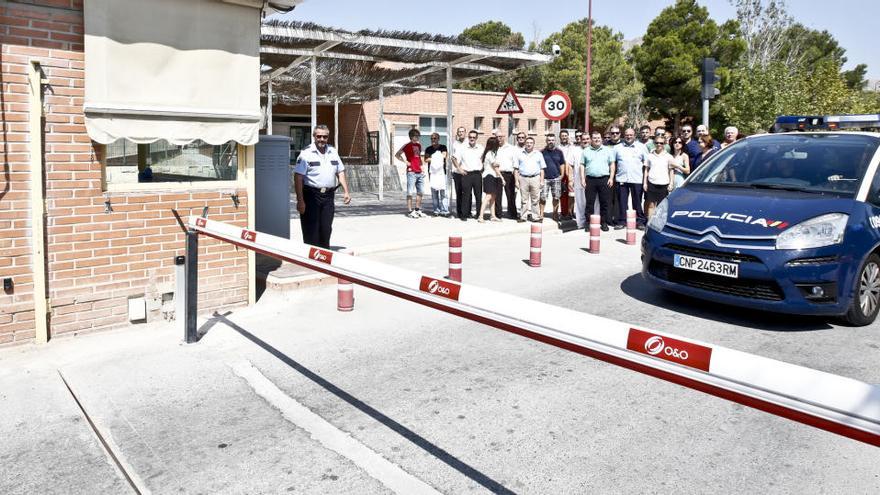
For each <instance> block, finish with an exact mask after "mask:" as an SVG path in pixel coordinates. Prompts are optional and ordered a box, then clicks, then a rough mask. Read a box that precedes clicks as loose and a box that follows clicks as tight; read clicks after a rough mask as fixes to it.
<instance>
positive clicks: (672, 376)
mask: <svg viewBox="0 0 880 495" xmlns="http://www.w3.org/2000/svg"><path fill="white" fill-rule="evenodd" d="M190 227H191V228H193V229H195V230H196V231H198V232H199V233H201V234H204V235H207V236H210V237H213V238H215V239H220V240H222V241H226V242H229V243H231V244H235V245H237V246H241V247H244V248H247V249H251V250H253V251H256V252H259V253H262V254H265V255H268V256H272V257H275V258H278V259H281V260H286V261H289V262H291V263H295V264H298V265H301V266H305V267H307V268H310V269H312V270H315V271H318V272H321V273H325V274H328V275H331V276H335V277H340V278H345V279H346V280H350V281H352V282H354V283H356V284H358V285H363V286H365V287H369V288H371V289H375V290H378V291H380V292H385V293H386V294H391V295H393V296H396V297H400V298H402V299H406V300H409V301H412V302H416V303H419V304H422V305H424V306H428V307H431V308H435V309H439V310H441V311H444V312H447V313H450V314H454V315H458V316H461V317H463V318H467V319H469V320H473V321H476V322H479V323H483V324H485V325H489V326H492V327H495V328H498V329H501V330H505V331H508V332H512V333H515V334H517V335H521V336H524V337H528V338H531V339H534V340H538V341H540V342H544V343H546V344H550V345H554V346H557V347H560V348H562V349H567V350H570V351H572V352H576V353H579V354H582V355H585V356H589V357H593V358H596V359H600V360H602V361H605V362H608V363H612V364H616V365H618V366H622V367H624V368H628V369H631V370H634V371H638V372H640V373H644V374H646V375H650V376H653V377H655V378H659V379H662V380H666V381H669V382H673V383H677V384H679V385H682V386H685V387H689V388H692V389H694V390H699V391H701V392H705V393H707V394H711V395H714V396H716V397H720V398H723V399H726V400H730V401H734V402H738V403H740V404H744V405H747V406H750V407H753V408H756V409H759V410H762V411H766V412H769V413H771V414H774V415H777V416H780V417H784V418H788V419H790V420H793V421H798V422H800V423H803V424H807V425H811V426H814V427H816V428H821V429H824V430H827V431H829V432H832V433H836V434H838V435H843V436H846V437H849V438H852V439H855V440H858V441H861V442H865V443H868V444H871V445H874V446H878V447H880V386H878V385H872V384H869V383H865V382H861V381H859V380H855V379H852V378H847V377H843V376H838V375H833V374H830V373H826V372H823V371H818V370H814V369H810V368H806V367H803V366H797V365H794V364H789V363H785V362H782V361H777V360H774V359H770V358H766V357H762V356H756V355H753V354H747V353H745V352H740V351H736V350H733V349H728V348H725V347H721V346H715V345H712V344H707V343H704V342H699V341H696V340H692V339H687V338H683V337H678V336H675V335H673V334H668V333H660V332H655V331H652V330H648V329H644V328H634V327H633V326H631V325H629V324H626V323H622V322H618V321H614V320H610V319H607V318H602V317H599V316H595V315H590V314H586V313H580V312H577V311H573V310H570V309H566V308H561V307H558V306H553V305H550V304H546V303H542V302H539V301H533V300H531V299H526V298H522V297H518V296H514V295H511V294H504V293H501V292H497V291H493V290H489V289H484V288H482V287H476V286H473V285H464V284H461V283H458V282H453V281H449V280H445V279H442V278H433V277H429V276H426V275H422V274H420V273H417V272H414V271H411V270H405V269H402V268H398V267H394V266H391V265H386V264H383V263H379V262H377V261H373V260H369V259H366V258H359V257H354V256H350V255H347V254H344V253H333V252H330V251H326V250H323V249H321V248H317V247H314V246H309V245H306V244H300V243H298V242H294V241H291V240H289V239H284V238H281V237H275V236H272V235H268V234H263V233H258V232H253V231H250V230H247V229H241V228H240V227H236V226H233V225H229V224H225V223H221V222H216V221H213V220H208V219H205V218H201V217H191V218H190Z"/></svg>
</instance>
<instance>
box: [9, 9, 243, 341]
mask: <svg viewBox="0 0 880 495" xmlns="http://www.w3.org/2000/svg"><path fill="white" fill-rule="evenodd" d="M0 43H2V49H0V68H2V71H0V90H2V92H0V98H2V99H0V105H2V129H0V134H2V136H0V160H2V164H0V279H2V278H5V277H12V279H13V281H14V289H13V290H12V291H11V292H0V344H6V343H9V342H22V341H24V342H27V341H30V340H32V339H33V338H34V323H33V321H34V314H33V275H32V271H33V270H32V260H31V256H30V253H31V250H32V246H31V238H32V236H31V231H30V229H31V225H30V210H29V207H30V181H29V171H30V161H29V160H30V157H29V154H28V141H29V139H30V137H29V135H28V121H29V113H28V102H29V101H30V95H29V92H28V87H27V64H28V63H29V60H31V59H34V60H39V61H40V63H41V65H42V68H43V70H44V72H45V75H46V77H47V78H48V86H47V88H46V92H45V98H44V108H45V124H44V126H43V130H44V134H43V139H44V143H45V153H44V173H45V193H46V200H47V220H46V242H47V246H46V256H47V271H48V291H49V294H48V296H49V298H50V324H49V326H50V336H58V335H62V334H69V333H75V332H81V331H89V330H95V329H103V328H109V327H114V326H119V325H125V324H127V323H128V302H127V301H128V299H129V298H130V297H139V296H144V297H145V298H146V299H147V301H148V309H149V310H150V313H149V317H150V318H156V317H160V316H161V307H158V304H159V303H161V300H162V295H163V294H165V293H167V292H170V291H173V281H174V275H173V274H174V268H173V262H174V256H175V255H181V254H183V252H184V236H183V233H182V231H181V230H180V228H179V227H178V225H177V223H176V220H175V219H174V217H173V215H172V213H171V209H172V208H175V209H177V210H178V211H179V212H180V213H181V214H182V215H189V214H190V213H191V212H193V213H200V212H201V209H202V207H203V206H209V207H211V210H210V212H211V213H210V216H211V218H214V219H218V220H221V221H227V222H230V223H233V224H236V225H239V226H245V225H246V224H247V211H248V210H247V209H248V203H249V198H248V197H247V194H246V190H244V189H231V190H224V191H220V190H210V191H198V192H178V191H164V192H163V191H155V192H153V191H151V192H148V193H147V192H144V193H107V194H105V193H104V191H103V185H102V169H101V165H100V163H99V161H98V159H97V157H98V156H99V155H100V153H101V151H102V147H101V146H100V145H93V143H92V141H91V140H90V139H89V137H88V135H87V134H86V129H85V125H84V116H83V111H82V105H83V98H84V89H83V83H84V73H83V71H84V57H83V18H82V1H81V0H31V1H29V2H26V3H19V2H15V3H9V2H4V1H0ZM231 193H236V194H238V196H239V198H240V200H241V204H240V205H239V206H238V207H235V206H234V205H233V202H232V200H231V198H230V194H231ZM107 199H109V201H110V205H111V208H112V212H106V211H105V200H107ZM199 261H200V263H199V277H200V287H199V289H200V297H199V299H200V301H199V302H200V310H202V311H210V310H212V309H215V308H219V307H221V306H223V307H225V306H229V305H235V304H243V303H246V301H247V287H248V281H247V255H246V253H245V252H244V251H243V250H239V249H237V248H235V247H232V246H229V245H224V244H221V243H220V242H219V241H214V240H211V239H206V238H205V239H202V242H201V244H200V254H199Z"/></svg>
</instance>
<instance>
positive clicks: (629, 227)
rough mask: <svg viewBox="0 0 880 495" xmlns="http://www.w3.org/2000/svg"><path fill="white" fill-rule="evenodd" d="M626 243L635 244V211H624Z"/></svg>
mask: <svg viewBox="0 0 880 495" xmlns="http://www.w3.org/2000/svg"><path fill="white" fill-rule="evenodd" d="M626 243H627V244H628V245H630V246H632V245H633V244H635V243H636V210H626Z"/></svg>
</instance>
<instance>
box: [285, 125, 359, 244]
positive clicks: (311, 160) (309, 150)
mask: <svg viewBox="0 0 880 495" xmlns="http://www.w3.org/2000/svg"><path fill="white" fill-rule="evenodd" d="M312 136H313V137H314V139H315V141H314V142H313V143H312V144H310V145H309V146H307V147H306V149H304V150H302V152H301V153H300V154H299V158H298V159H297V161H296V167H295V168H294V170H293V172H294V176H293V182H294V188H295V189H296V211H298V212H299V223H300V226H301V227H302V237H303V242H304V243H306V244H311V245H313V246H319V247H322V248H325V249H329V248H330V234H331V233H332V232H333V216H334V214H335V213H336V205H335V203H334V199H335V195H336V189H337V188H338V187H339V186H338V185H337V180H338V181H339V185H341V186H342V190H343V191H344V192H345V194H344V195H343V197H342V202H343V203H345V204H349V203H351V195H350V194H349V193H348V182H347V181H346V180H345V165H343V164H342V160H341V159H340V158H339V154H338V153H337V152H336V149H335V148H334V147H332V146H330V145H328V144H327V142H328V141H329V140H330V130H329V129H328V128H327V126H326V125H317V126H315V131H314V133H313V134H312Z"/></svg>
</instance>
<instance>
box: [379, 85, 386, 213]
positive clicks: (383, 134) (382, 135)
mask: <svg viewBox="0 0 880 495" xmlns="http://www.w3.org/2000/svg"><path fill="white" fill-rule="evenodd" d="M387 141H388V129H386V128H385V87H384V86H379V142H378V143H377V144H378V145H379V154H378V156H379V201H382V200H383V199H385V163H384V160H385V149H386V148H388V146H387V145H386V142H387Z"/></svg>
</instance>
